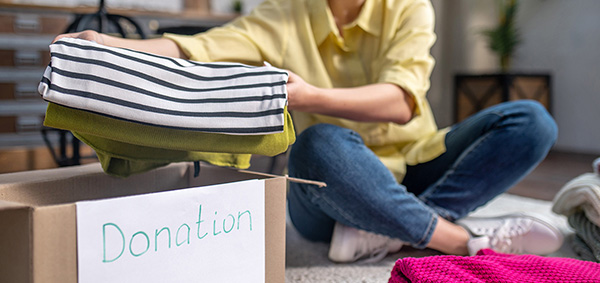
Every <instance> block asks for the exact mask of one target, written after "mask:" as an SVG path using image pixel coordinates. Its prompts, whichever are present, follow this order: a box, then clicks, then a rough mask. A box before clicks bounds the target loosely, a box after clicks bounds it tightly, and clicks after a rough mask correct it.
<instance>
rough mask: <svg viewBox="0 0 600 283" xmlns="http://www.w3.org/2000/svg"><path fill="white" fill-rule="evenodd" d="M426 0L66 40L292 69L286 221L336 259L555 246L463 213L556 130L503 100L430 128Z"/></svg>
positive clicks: (541, 231)
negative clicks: (412, 250) (182, 32)
mask: <svg viewBox="0 0 600 283" xmlns="http://www.w3.org/2000/svg"><path fill="white" fill-rule="evenodd" d="M433 23H434V14H433V9H432V7H431V3H430V2H429V1H428V0H328V1H327V0H267V1H265V2H264V3H262V4H261V5H259V6H258V7H257V8H256V9H255V10H254V11H253V12H252V13H251V14H250V15H247V16H243V17H240V18H238V19H236V20H235V21H233V22H232V23H229V24H227V25H225V26H224V27H220V28H214V29H212V30H210V31H208V32H206V33H202V34H198V35H195V36H179V35H171V34H167V35H165V36H164V37H162V38H159V39H151V40H146V41H140V40H131V39H121V38H115V37H110V36H107V35H104V34H98V33H95V32H92V31H86V32H82V33H74V34H66V35H61V36H58V37H57V38H56V40H57V39H59V38H61V37H65V36H67V37H79V38H84V39H88V40H94V41H96V42H98V43H101V44H106V45H110V46H118V47H126V48H131V49H137V50H141V51H147V52H152V53H157V54H161V55H166V56H171V57H179V58H187V59H192V60H196V61H234V62H240V63H247V64H254V65H258V64H263V62H264V61H267V62H269V63H270V64H272V65H273V66H275V67H279V68H283V69H287V70H290V77H289V81H288V85H287V90H288V109H289V110H292V111H293V115H294V123H295V126H296V131H297V132H299V133H300V134H299V136H298V138H297V141H296V143H295V144H294V145H293V147H292V149H291V151H290V156H289V157H290V159H289V173H290V175H291V176H294V177H300V178H306V179H313V180H319V181H324V182H326V183H327V184H328V186H327V187H326V188H323V189H319V188H317V187H314V186H311V185H306V184H297V183H292V184H291V185H290V190H289V194H288V207H289V214H290V218H291V220H292V222H293V224H294V226H295V227H296V228H297V229H298V231H299V232H300V233H301V234H302V235H303V236H304V237H306V238H308V239H310V240H314V241H331V248H330V253H329V256H330V258H331V259H332V260H334V261H338V262H352V261H356V260H358V259H361V258H363V257H373V256H376V257H377V256H378V257H382V256H385V254H386V253H388V252H395V251H396V250H398V249H399V248H400V247H401V246H402V245H404V244H407V245H412V246H413V247H416V248H425V247H428V248H432V249H436V250H438V251H441V252H443V253H446V254H457V255H466V254H469V253H471V254H472V253H474V252H476V251H477V250H478V249H480V248H493V249H496V250H499V251H506V252H520V253H535V254H546V253H551V252H553V251H555V250H556V249H558V248H559V247H560V245H561V243H562V236H561V235H560V233H559V232H558V231H557V230H556V229H555V228H554V227H552V226H550V225H549V224H547V223H545V222H543V221H541V220H539V219H536V218H533V217H530V216H525V215H509V216H503V217H499V218H491V219H464V220H462V222H461V221H459V222H458V223H459V224H460V225H459V224H456V223H454V222H455V221H457V220H459V219H461V218H464V217H465V216H467V215H468V214H469V212H472V211H473V210H475V209H476V208H477V207H479V206H481V205H483V204H485V203H486V202H488V201H489V200H491V199H493V198H494V197H496V196H497V195H499V194H501V193H503V192H505V191H506V190H508V189H509V188H510V187H511V186H512V185H514V184H516V183H517V182H518V181H519V180H520V179H522V178H523V177H524V176H525V175H526V174H527V173H529V172H530V171H531V170H532V169H533V168H534V167H535V166H536V165H537V164H538V163H539V162H540V161H541V160H543V158H544V157H545V155H546V154H547V152H548V151H549V149H550V148H551V146H552V145H553V143H554V141H555V140H556V136H557V129H556V125H555V123H554V121H553V120H552V118H551V117H550V116H549V114H548V113H547V112H546V111H545V109H543V107H541V106H540V105H539V104H538V103H535V102H532V101H519V102H508V103H504V104H500V105H497V106H494V107H491V108H489V109H486V110H484V111H482V112H480V113H477V114H476V115H474V116H472V117H470V118H468V119H467V120H465V121H464V122H462V123H460V124H458V125H454V126H452V127H449V128H446V129H441V130H439V129H437V127H436V123H435V120H434V117H433V114H432V112H431V109H430V107H429V103H428V102H427V100H426V97H425V94H426V92H427V90H428V88H429V76H430V74H431V70H432V69H433V65H434V60H433V58H432V57H431V55H430V48H431V46H432V45H433V43H434V41H435V35H434V33H433V28H434V24H433Z"/></svg>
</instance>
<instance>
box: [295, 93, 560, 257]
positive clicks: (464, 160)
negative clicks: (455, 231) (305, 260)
mask: <svg viewBox="0 0 600 283" xmlns="http://www.w3.org/2000/svg"><path fill="white" fill-rule="evenodd" d="M557 132H558V130H557V127H556V124H555V122H554V120H553V119H552V117H551V116H550V115H549V114H548V112H547V111H546V110H545V109H544V108H543V107H542V106H541V105H540V104H539V103H537V102H534V101H527V100H520V101H514V102H506V103H502V104H499V105H496V106H493V107H490V108H487V109H485V110H483V111H481V112H479V113H477V114H475V115H473V116H471V117H469V118H468V119H466V120H464V121H463V122H461V123H459V124H456V125H454V126H453V127H452V128H451V130H450V132H449V133H448V134H447V136H446V139H445V144H446V152H445V153H444V154H442V155H440V156H439V157H437V158H436V159H434V160H432V161H430V162H427V163H423V164H418V165H416V166H408V168H407V174H406V177H405V178H404V180H403V181H402V184H399V183H398V182H397V181H396V179H395V178H394V176H393V175H392V173H391V172H390V171H389V170H388V169H387V168H386V167H385V166H384V165H383V164H382V163H381V162H380V161H379V159H378V157H377V156H376V155H375V154H373V152H372V151H371V150H370V149H369V148H367V147H366V146H365V144H364V143H363V141H362V139H361V137H360V136H359V135H358V134H357V133H356V132H354V131H352V130H349V129H345V128H341V127H337V126H334V125H329V124H318V125H315V126H312V127H310V128H308V129H307V130H305V131H304V132H302V133H301V134H300V135H299V136H298V138H297V140H296V142H295V144H294V145H293V146H292V149H291V151H290V158H289V165H288V167H289V174H290V176H292V177H298V178H305V179H310V180H318V181H323V182H326V183H327V185H328V186H327V187H325V188H318V187H316V186H314V185H309V184H300V183H290V189H289V192H288V208H289V214H290V218H291V220H292V223H293V224H294V226H295V227H296V228H297V230H298V231H299V232H300V234H302V235H303V236H304V237H305V238H307V239H309V240H313V241H325V242H328V241H330V239H331V235H332V233H333V227H334V224H335V222H340V223H342V224H345V225H347V226H352V227H356V228H358V229H362V230H366V231H371V232H374V233H378V234H382V235H387V236H389V237H392V238H397V239H400V240H402V241H404V242H407V243H410V244H411V245H412V246H413V247H415V248H424V247H425V246H426V245H427V244H428V243H429V241H430V239H431V235H432V233H433V230H434V229H435V227H436V224H437V217H438V216H441V217H443V218H445V219H447V220H449V221H454V220H456V219H459V218H462V217H464V216H466V215H467V214H468V213H469V212H472V211H473V210H475V209H476V208H478V207H480V206H482V205H484V204H485V203H487V202H488V201H490V200H491V199H493V198H494V197H496V196H498V195H499V194H501V193H503V192H505V191H506V190H508V189H509V188H510V187H511V186H513V185H515V184H516V183H517V182H519V181H520V180H521V179H522V178H523V177H525V176H526V175H527V174H528V173H529V172H530V171H531V170H533V169H534V168H535V167H536V166H537V165H538V164H539V163H540V162H541V161H542V160H543V159H544V158H545V156H546V154H547V153H548V151H549V150H550V148H551V147H552V145H553V144H554V142H555V140H556V137H557Z"/></svg>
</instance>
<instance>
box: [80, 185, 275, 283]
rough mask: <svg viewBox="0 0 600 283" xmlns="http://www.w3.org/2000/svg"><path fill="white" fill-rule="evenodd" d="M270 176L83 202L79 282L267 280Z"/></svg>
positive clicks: (81, 210) (81, 209) (81, 207)
mask: <svg viewBox="0 0 600 283" xmlns="http://www.w3.org/2000/svg"><path fill="white" fill-rule="evenodd" d="M264 194H265V191H264V181H262V180H251V181H243V182H237V183H228V184H222V185H216V186H207V187H200V188H191V189H184V190H176V191H169V192H161V193H154V194H147V195H140V196H131V197H122V198H115V199H106V200H97V201H84V202H78V203H77V250H78V274H79V275H78V276H79V282H81V283H87V282H264V281H265V212H264V211H265V202H264Z"/></svg>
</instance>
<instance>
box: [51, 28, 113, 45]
mask: <svg viewBox="0 0 600 283" xmlns="http://www.w3.org/2000/svg"><path fill="white" fill-rule="evenodd" d="M65 37H68V38H80V39H85V40H89V41H94V42H96V43H99V44H104V38H103V36H102V34H100V33H98V32H96V31H93V30H85V31H80V32H74V33H65V34H61V35H58V36H57V37H55V38H54V40H52V43H54V42H56V41H57V40H59V39H61V38H65Z"/></svg>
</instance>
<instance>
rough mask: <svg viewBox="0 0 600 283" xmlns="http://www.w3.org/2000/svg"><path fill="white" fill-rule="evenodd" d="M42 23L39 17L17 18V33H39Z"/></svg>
mask: <svg viewBox="0 0 600 283" xmlns="http://www.w3.org/2000/svg"><path fill="white" fill-rule="evenodd" d="M39 31H40V21H39V19H38V18H37V17H22V16H21V17H17V18H16V19H15V32H39Z"/></svg>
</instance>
